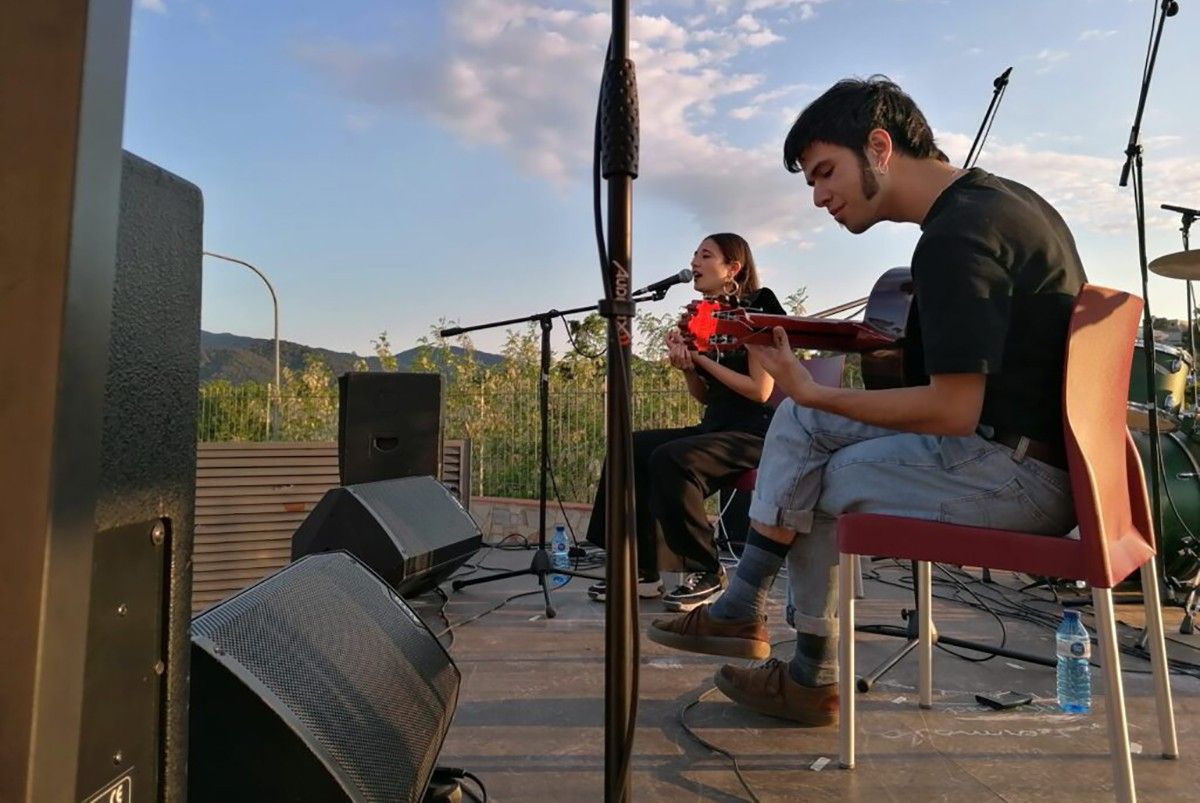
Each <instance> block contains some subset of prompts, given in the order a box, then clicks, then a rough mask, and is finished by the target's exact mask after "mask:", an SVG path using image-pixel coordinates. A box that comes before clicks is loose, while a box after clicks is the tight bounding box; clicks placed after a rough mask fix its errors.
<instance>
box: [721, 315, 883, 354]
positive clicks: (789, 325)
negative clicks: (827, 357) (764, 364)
mask: <svg viewBox="0 0 1200 803" xmlns="http://www.w3.org/2000/svg"><path fill="white" fill-rule="evenodd" d="M745 323H746V324H747V325H748V326H749V327H750V329H751V330H752V331H749V332H747V333H745V334H742V335H740V336H739V337H738V340H739V341H740V342H741V343H745V344H756V343H770V342H771V340H772V337H773V335H772V330H773V329H774V327H776V326H778V327H780V328H782V329H783V330H784V332H785V333H786V334H787V338H788V343H790V344H791V345H792V346H793V347H794V348H806V349H819V350H821V351H841V352H848V353H861V352H864V351H874V350H876V349H881V348H889V347H891V346H894V345H895V344H896V338H894V337H891V336H890V335H887V334H885V333H883V332H881V331H879V330H878V329H876V328H874V327H872V326H870V325H869V324H865V323H861V322H859V321H839V320H830V319H828V318H811V317H798V316H793V315H767V314H762V313H749V314H747V315H746V316H745Z"/></svg>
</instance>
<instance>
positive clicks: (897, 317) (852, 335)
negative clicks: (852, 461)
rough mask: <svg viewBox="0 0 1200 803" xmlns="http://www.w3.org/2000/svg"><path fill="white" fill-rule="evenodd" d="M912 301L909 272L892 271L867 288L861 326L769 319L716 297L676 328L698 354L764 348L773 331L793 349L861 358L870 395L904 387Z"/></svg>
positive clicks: (692, 309)
mask: <svg viewBox="0 0 1200 803" xmlns="http://www.w3.org/2000/svg"><path fill="white" fill-rule="evenodd" d="M912 299H913V282H912V271H911V270H909V269H908V268H892V269H891V270H889V271H887V272H886V273H884V274H883V275H882V276H881V277H879V279H878V280H877V281H876V282H875V286H874V287H873V288H872V289H871V295H870V296H869V297H868V299H867V308H866V311H865V312H864V313H863V320H862V321H843V320H833V319H830V318H812V317H804V316H795V315H769V314H765V313H760V312H754V311H753V310H747V309H745V308H744V307H739V306H735V305H734V304H733V303H731V300H730V299H728V298H722V299H705V300H703V301H693V302H692V303H690V304H688V306H687V309H686V312H685V313H684V316H683V318H682V319H681V320H680V322H679V328H680V329H681V330H682V331H683V333H684V338H685V339H686V340H688V341H689V343H691V344H692V345H693V346H694V348H695V349H696V350H697V351H702V352H703V351H729V350H733V349H738V348H742V347H743V346H745V345H748V344H750V345H753V344H769V343H771V342H772V337H773V335H772V330H773V329H774V327H776V326H778V327H781V328H782V329H783V330H784V331H785V332H786V333H787V336H788V342H789V343H791V344H792V346H794V347H796V348H808V349H819V350H821V351H839V352H847V353H854V354H861V355H862V373H863V384H864V385H866V387H868V388H870V389H872V390H877V389H882V388H894V387H904V386H905V385H907V384H910V383H909V382H908V379H909V377H907V376H905V371H904V362H905V361H904V341H905V333H906V331H907V327H908V315H909V311H910V310H911V308H912Z"/></svg>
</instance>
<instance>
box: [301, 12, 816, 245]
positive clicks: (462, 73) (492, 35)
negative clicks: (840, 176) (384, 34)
mask: <svg viewBox="0 0 1200 803" xmlns="http://www.w3.org/2000/svg"><path fill="white" fill-rule="evenodd" d="M773 5H774V6H775V7H784V6H791V5H796V4H794V3H775V4H773ZM445 8H446V14H447V39H446V41H445V42H441V43H438V46H437V48H436V49H434V50H431V51H429V52H428V53H425V54H421V55H418V54H415V53H407V52H404V51H402V50H400V49H398V46H396V45H392V44H388V45H377V46H373V47H372V46H363V45H361V44H359V43H349V42H343V41H326V42H321V43H310V44H307V45H304V46H302V47H300V48H298V50H297V54H298V56H299V57H300V58H301V59H303V60H305V61H307V62H309V63H310V64H313V65H315V66H317V67H318V68H319V69H320V70H321V71H322V72H324V73H326V74H327V75H328V76H330V77H331V78H332V79H333V80H334V81H335V82H336V83H337V84H338V85H339V86H340V87H341V89H342V91H343V92H344V93H346V94H347V95H349V96H350V97H352V98H353V99H354V100H356V101H358V102H361V103H366V104H368V105H371V106H375V107H382V108H387V109H392V110H394V111H395V110H401V109H404V110H408V111H413V110H415V111H416V112H418V113H419V114H421V115H422V116H424V117H426V118H428V119H430V120H433V121H434V122H435V123H437V124H439V125H441V126H443V127H445V128H446V129H448V130H450V131H452V132H453V133H454V134H455V135H456V136H457V137H459V138H460V139H461V140H462V141H464V142H466V143H468V144H474V145H481V146H490V147H496V148H498V149H500V150H501V151H502V152H504V153H506V154H507V155H508V156H509V157H510V158H512V159H513V160H514V161H516V162H517V163H518V164H520V165H521V166H522V167H523V168H524V169H525V170H526V171H527V172H529V173H531V174H534V175H538V176H542V177H544V178H546V179H548V180H550V181H553V182H555V183H557V184H560V185H562V186H566V185H567V184H569V183H573V182H578V181H584V180H588V177H589V176H590V169H591V153H592V128H593V123H594V115H595V104H596V94H597V92H598V82H599V77H600V75H599V74H600V70H601V64H602V62H603V53H604V45H605V42H606V40H607V37H608V34H609V30H610V18H609V15H608V13H607V12H606V11H605V12H593V11H591V10H589V9H587V8H583V7H581V6H580V5H579V4H578V3H572V2H571V0H543V1H542V2H541V3H538V2H534V0H453V2H448V3H447V4H446V5H445ZM680 16H681V17H682V16H684V15H683V14H681V15H680ZM767 22H768V21H767V20H766V19H763V18H761V17H755V16H753V15H749V14H739V15H737V17H736V18H734V19H728V20H727V21H726V22H724V23H717V22H715V21H714V20H713V18H711V17H709V18H708V22H707V23H706V24H707V25H710V26H712V27H709V28H704V29H699V30H696V29H691V28H688V27H687V26H686V24H685V23H684V22H682V21H680V22H677V21H675V20H673V19H670V18H668V17H667V16H645V15H641V16H635V18H634V19H633V20H632V24H631V34H632V39H633V46H632V58H633V59H634V61H635V64H636V68H637V77H638V92H639V111H640V123H641V125H640V133H641V143H640V145H641V151H640V168H641V172H642V176H641V177H640V178H639V179H638V182H637V185H636V186H637V189H638V191H639V192H645V193H647V194H649V195H652V196H655V197H657V198H660V199H664V200H667V201H669V202H673V203H676V204H678V205H679V206H680V207H681V208H683V209H686V210H688V211H689V212H690V213H691V214H692V215H693V216H694V217H695V219H696V220H697V222H698V224H699V225H702V226H704V227H707V228H721V229H736V230H742V231H745V232H746V234H747V236H748V237H753V241H754V242H755V243H756V244H757V243H760V242H761V243H763V244H767V243H769V242H771V241H777V240H780V239H788V240H793V241H798V240H799V239H800V231H801V222H802V221H800V220H799V219H798V216H797V214H796V211H795V210H796V207H797V206H798V205H799V204H798V202H797V192H798V191H800V190H802V189H803V186H802V185H798V183H797V180H796V179H795V177H792V176H789V175H788V173H787V172H786V171H785V170H784V169H783V167H782V150H781V147H782V146H781V143H780V142H776V141H775V139H776V137H774V136H772V137H771V141H770V142H769V143H766V144H764V145H763V146H761V147H752V148H746V147H738V146H735V145H732V144H730V143H729V142H727V141H726V140H725V139H724V138H723V136H722V135H720V134H718V133H715V132H713V131H712V130H711V129H712V124H711V120H712V119H714V117H715V115H716V113H717V110H718V109H719V108H721V107H723V106H724V105H725V104H736V102H737V100H738V99H740V98H742V97H744V96H747V95H748V94H749V93H751V92H753V91H755V90H760V91H759V94H758V96H757V97H756V98H754V99H752V100H751V101H750V103H749V104H746V103H743V104H741V106H745V107H748V108H749V107H753V109H754V110H753V111H749V110H747V111H735V112H732V113H731V114H730V116H731V117H732V118H733V119H735V120H736V119H745V118H746V117H749V116H752V114H754V113H757V111H758V109H759V108H760V107H761V106H762V105H763V104H765V103H769V102H770V101H771V100H772V99H773V98H774V97H777V96H778V95H777V94H775V93H784V92H792V91H795V87H787V88H781V89H770V88H767V87H763V78H762V76H761V75H757V74H753V73H748V72H743V71H739V70H738V69H737V68H735V67H734V66H733V62H734V60H735V58H736V57H737V56H738V55H739V54H741V53H743V52H747V51H749V50H750V49H752V48H756V47H761V46H762V45H764V44H769V43H770V42H771V41H777V40H778V39H779V37H778V36H776V35H775V34H774V33H773V32H772V31H771V30H770V28H769V26H768V24H767ZM739 108H741V107H739Z"/></svg>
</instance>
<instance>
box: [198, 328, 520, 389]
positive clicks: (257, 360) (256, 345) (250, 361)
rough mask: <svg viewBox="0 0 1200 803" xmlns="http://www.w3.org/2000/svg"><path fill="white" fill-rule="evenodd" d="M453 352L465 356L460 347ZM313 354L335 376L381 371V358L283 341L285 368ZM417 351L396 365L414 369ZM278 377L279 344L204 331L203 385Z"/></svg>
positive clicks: (494, 357)
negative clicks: (360, 366) (360, 367)
mask: <svg viewBox="0 0 1200 803" xmlns="http://www.w3.org/2000/svg"><path fill="white" fill-rule="evenodd" d="M453 350H454V351H455V352H456V353H458V354H462V353H463V350H462V349H460V348H458V347H457V346H455V347H453ZM309 354H315V355H317V356H319V357H320V358H321V359H323V360H324V361H325V363H326V364H327V365H328V366H329V367H330V368H331V369H332V370H333V375H334V376H340V375H341V374H344V373H346V372H347V371H353V370H354V364H355V363H356V362H358V361H359V360H362V359H365V360H366V361H367V365H368V367H369V368H370V370H373V371H377V370H379V358H378V357H374V356H371V357H361V356H359V355H357V354H354V353H352V352H351V353H347V352H344V351H331V350H330V349H323V348H316V347H313V346H305V345H302V344H300V343H293V342H291V341H289V340H280V341H279V364H280V367H281V368H291V369H292V370H294V371H299V370H301V369H302V368H304V359H305V357H306V356H307V355H309ZM416 355H417V349H415V348H412V349H408V350H406V351H402V352H400V353H398V354H397V355H396V362H397V365H398V367H399V369H400V370H401V371H406V370H409V369H410V368H412V363H413V359H414V358H415V357H416ZM475 357H476V359H478V360H479V361H480V362H482V363H483V364H484V365H496V364H498V363H501V362H504V358H503V357H501V356H500V355H499V354H490V353H488V352H486V351H477V352H475ZM274 378H275V341H274V340H271V339H270V338H266V339H264V338H259V337H245V336H243V335H231V334H229V333H227V332H221V333H217V332H205V331H203V330H201V332H200V382H201V383H204V382H212V381H214V380H218V379H224V380H226V381H227V382H231V383H233V384H235V385H240V384H242V383H245V382H271V381H274Z"/></svg>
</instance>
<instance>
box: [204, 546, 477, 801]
mask: <svg viewBox="0 0 1200 803" xmlns="http://www.w3.org/2000/svg"><path fill="white" fill-rule="evenodd" d="M460 679H461V678H460V675H459V672H458V669H457V668H456V667H455V666H454V663H453V662H452V661H451V659H450V656H449V655H448V654H447V653H446V651H445V649H443V648H442V645H441V644H440V643H439V642H438V640H437V639H436V638H435V637H434V635H433V633H432V632H431V631H430V630H429V628H428V627H426V626H425V624H424V623H423V622H422V621H421V620H420V619H419V618H418V617H417V616H416V614H414V613H413V612H412V611H411V610H410V609H409V608H408V606H407V605H406V604H405V603H404V601H403V600H401V599H400V597H399V596H398V595H397V594H396V593H395V591H393V590H392V589H391V588H389V587H388V586H387V584H386V583H384V582H383V581H382V580H381V579H380V578H379V577H378V576H377V575H375V574H374V573H373V572H371V571H370V570H369V569H367V568H366V567H365V566H363V565H362V564H361V563H360V562H359V561H357V560H355V559H354V558H353V557H352V556H350V555H348V554H346V553H345V552H334V553H329V554H324V555H313V556H310V557H307V558H304V559H302V560H300V561H297V562H296V563H293V564H291V565H289V566H288V567H286V568H284V569H282V570H281V571H279V572H277V573H276V574H274V575H272V576H270V577H268V578H267V579H265V580H263V581H261V582H259V583H258V584H256V585H253V586H251V587H250V588H248V589H246V590H245V591H242V592H241V593H239V594H237V595H236V596H234V597H232V598H230V599H228V600H226V601H225V602H222V603H221V604H219V605H216V606H215V607H213V608H210V609H209V610H207V611H205V612H204V613H203V614H201V615H200V616H198V617H196V618H195V619H194V620H192V683H191V742H190V763H189V768H188V791H189V798H188V799H189V800H190V801H192V803H209V802H210V801H231V800H239V801H240V800H255V801H268V800H270V801H296V803H307V801H314V803H316V802H318V801H319V803H334V802H335V801H355V802H356V803H358V802H359V801H362V802H363V803H416V801H420V800H421V799H422V797H423V795H424V792H425V789H426V787H427V785H428V783H429V779H430V776H431V774H432V772H433V769H434V767H435V765H436V762H437V756H438V752H439V751H440V750H441V746H442V742H443V740H444V738H445V736H446V731H447V729H448V728H449V726H450V720H451V718H452V717H453V715H454V709H455V706H456V704H457V701H458V688H459V682H460Z"/></svg>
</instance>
